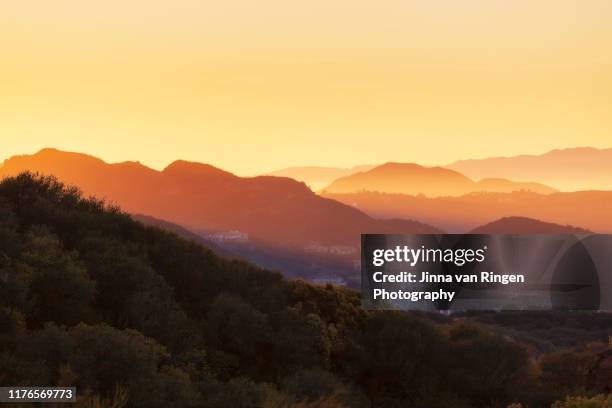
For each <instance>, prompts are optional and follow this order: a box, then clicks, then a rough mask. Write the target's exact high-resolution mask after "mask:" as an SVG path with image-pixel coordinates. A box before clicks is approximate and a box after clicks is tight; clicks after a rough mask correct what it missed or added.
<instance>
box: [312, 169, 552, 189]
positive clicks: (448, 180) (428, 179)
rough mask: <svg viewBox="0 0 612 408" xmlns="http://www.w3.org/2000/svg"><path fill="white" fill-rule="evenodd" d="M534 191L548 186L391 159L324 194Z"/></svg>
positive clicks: (345, 179)
mask: <svg viewBox="0 0 612 408" xmlns="http://www.w3.org/2000/svg"><path fill="white" fill-rule="evenodd" d="M520 190H532V191H536V192H539V193H544V194H549V193H552V192H554V191H556V190H555V189H552V188H550V187H548V186H545V185H543V184H540V183H532V182H525V183H522V182H515V181H511V180H508V179H504V178H483V179H481V180H479V181H474V180H472V179H470V178H469V177H467V176H465V175H464V174H462V173H461V172H458V171H455V170H452V169H448V168H445V167H440V166H434V167H426V166H421V165H419V164H416V163H399V162H388V163H385V164H382V165H380V166H377V167H374V168H373V169H370V170H368V171H365V172H358V173H354V174H351V175H349V176H346V177H342V178H340V179H337V180H335V181H333V182H332V183H331V184H330V185H329V186H327V187H325V188H324V189H323V190H322V191H323V192H325V193H336V194H343V193H355V192H360V191H378V192H381V193H400V194H411V195H417V194H423V195H425V196H428V197H439V196H459V195H463V194H467V193H470V192H475V191H490V192H511V191H520Z"/></svg>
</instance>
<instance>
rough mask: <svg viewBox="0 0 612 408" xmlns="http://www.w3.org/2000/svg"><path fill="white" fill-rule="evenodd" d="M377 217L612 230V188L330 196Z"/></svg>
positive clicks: (455, 227) (451, 226) (459, 228)
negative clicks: (516, 219) (525, 220)
mask: <svg viewBox="0 0 612 408" xmlns="http://www.w3.org/2000/svg"><path fill="white" fill-rule="evenodd" d="M325 196H326V197H328V198H333V199H335V200H338V201H341V202H343V203H346V204H349V205H351V206H353V207H355V208H358V209H360V210H362V211H364V212H366V213H368V214H370V215H372V216H374V217H379V218H395V217H402V216H405V215H407V214H410V216H411V217H414V218H416V219H418V220H420V221H422V222H425V223H428V224H431V225H435V226H436V227H439V228H442V229H444V230H446V231H451V232H466V231H470V230H472V229H473V228H476V227H478V226H480V225H483V224H486V223H489V222H491V221H493V220H497V219H500V218H503V217H511V216H520V217H529V218H535V219H538V220H542V221H544V222H551V223H556V224H561V225H575V226H579V227H581V228H586V229H589V230H591V231H595V232H612V218H611V217H610V214H612V192H611V191H577V192H557V193H552V194H547V195H546V194H537V193H533V192H527V191H522V192H514V193H471V194H466V195H463V196H459V197H435V198H428V197H424V196H411V195H406V194H386V193H378V192H363V193H354V194H325Z"/></svg>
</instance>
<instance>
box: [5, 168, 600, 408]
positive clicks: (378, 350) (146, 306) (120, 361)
mask: <svg viewBox="0 0 612 408" xmlns="http://www.w3.org/2000/svg"><path fill="white" fill-rule="evenodd" d="M359 302H360V300H359V295H358V294H357V293H356V292H354V291H352V290H349V289H346V288H341V287H334V286H331V285H327V286H314V285H311V284H307V283H305V282H303V281H299V280H297V281H288V280H285V279H284V278H283V277H282V276H281V275H280V274H279V273H274V272H270V271H267V270H262V269H260V268H257V267H254V266H252V265H250V264H248V263H245V262H242V261H236V260H233V261H230V260H225V259H223V258H220V257H218V256H216V255H215V254H214V253H213V252H211V251H210V250H208V249H206V248H204V247H202V246H200V245H198V244H196V243H193V242H189V241H187V240H183V239H181V238H179V237H177V236H176V235H174V234H172V233H169V232H166V231H163V230H161V229H158V228H153V227H145V226H144V225H142V224H140V223H138V222H135V221H133V220H132V219H131V218H130V217H129V216H128V215H126V214H124V213H122V212H121V211H120V210H119V209H117V208H111V207H108V206H105V205H104V203H103V202H101V201H99V200H96V199H84V198H82V197H81V195H80V194H79V192H78V190H77V189H76V188H68V187H66V186H64V185H63V184H61V183H59V182H58V181H57V180H55V179H54V178H49V177H39V176H36V175H32V174H29V173H24V174H21V175H19V176H17V177H14V178H7V179H5V180H3V181H2V182H1V183H0V385H2V386H8V385H11V386H17V385H23V386H27V385H29V386H32V385H46V386H53V385H58V386H60V385H63V386H68V385H72V386H76V387H77V388H78V394H79V395H80V401H79V404H78V405H80V406H87V407H94V406H96V407H104V406H108V407H110V406H113V407H122V406H129V407H167V406H173V407H237V408H240V407H245V408H246V407H270V408H272V407H294V406H299V407H385V408H393V407H430V408H436V407H455V408H461V407H466V408H467V407H505V406H507V405H508V404H510V403H518V402H520V403H523V404H526V405H528V406H529V407H537V406H549V405H550V403H552V402H553V401H554V400H556V399H560V398H563V397H565V396H566V395H572V394H589V393H591V392H592V393H594V392H596V391H598V390H600V389H601V388H603V387H604V386H603V385H601V384H603V383H601V381H600V382H599V383H598V384H599V385H598V386H597V387H599V388H600V389H596V387H595V386H594V385H593V384H595V383H594V382H593V381H591V380H590V379H591V378H592V377H593V375H594V374H593V373H594V371H593V369H594V367H595V368H597V364H599V363H601V361H604V359H605V352H604V351H603V350H598V351H592V352H590V354H589V352H588V351H565V352H564V353H569V354H562V355H559V354H555V353H549V354H544V355H542V356H541V357H538V358H537V359H536V358H534V357H533V353H531V352H530V350H529V348H527V347H525V346H523V345H521V344H519V343H518V342H516V341H514V340H512V339H511V338H510V337H508V336H502V335H499V334H496V333H494V332H492V331H488V330H485V329H483V328H482V327H481V326H480V325H475V324H470V323H466V322H459V323H457V322H453V321H451V320H444V319H441V320H440V321H439V322H434V321H431V320H428V319H424V318H422V317H419V316H417V315H411V314H408V313H400V312H365V311H363V310H361V308H360V303H359ZM557 353H558V352H557ZM602 353H603V354H602ZM602 356H604V357H602ZM568 359H569V360H568ZM566 361H571V362H572V363H571V364H569V365H570V366H571V367H570V368H571V370H570V371H571V372H568V371H567V370H568V364H567V363H566ZM568 373H569V374H568ZM568 375H569V377H568Z"/></svg>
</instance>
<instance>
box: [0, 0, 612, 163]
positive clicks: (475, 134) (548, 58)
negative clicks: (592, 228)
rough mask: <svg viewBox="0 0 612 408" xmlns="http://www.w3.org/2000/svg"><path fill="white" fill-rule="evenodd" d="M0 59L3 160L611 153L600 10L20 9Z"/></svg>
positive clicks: (494, 0) (109, 4)
mask: <svg viewBox="0 0 612 408" xmlns="http://www.w3.org/2000/svg"><path fill="white" fill-rule="evenodd" d="M0 50H1V52H2V56H1V57H0V58H1V59H0V138H1V141H2V143H1V144H0V158H4V157H7V156H10V155H13V154H17V153H31V152H34V151H36V150H38V149H40V148H42V147H45V146H52V147H57V148H61V149H67V150H74V151H82V152H87V153H91V154H94V155H97V156H100V157H102V158H104V159H106V160H108V161H120V160H128V159H129V160H140V161H141V162H143V163H145V164H148V165H151V166H153V167H156V168H161V167H163V166H165V165H167V164H168V163H169V162H171V161H172V160H174V159H176V158H183V159H189V160H196V161H203V162H209V163H212V164H214V165H217V166H220V167H223V168H225V169H228V170H231V171H235V172H237V173H239V174H251V173H256V172H260V171H267V170H272V169H276V168H282V167H287V166H293V165H306V164H314V165H338V166H351V165H354V164H362V163H379V162H383V161H390V160H393V161H417V162H420V163H425V164H435V163H447V162H449V161H452V160H455V159H459V158H476V157H485V156H491V155H513V154H519V153H540V152H544V151H547V150H550V149H552V148H558V147H571V146H585V145H591V146H595V147H612V2H611V1H609V0H588V1H584V0H576V1H563V0H554V1H553V0H538V1H534V0H512V1H510V0H508V1H500V0H462V1H455V0H446V1H440V0H438V1H435V0H433V1H408V0H378V1H373V0H371V1H359V0H351V1H348V0H309V1H300V2H298V1H289V0H259V1H253V0H224V1H207V0H200V1H195V0H164V1H162V0H147V1H144V0H142V1H141V0H131V1H125V0H121V1H118V0H106V1H103V2H102V1H99V2H87V1H82V0H78V1H77V0H55V1H38V0H37V1H33V0H20V1H9V2H2V3H0Z"/></svg>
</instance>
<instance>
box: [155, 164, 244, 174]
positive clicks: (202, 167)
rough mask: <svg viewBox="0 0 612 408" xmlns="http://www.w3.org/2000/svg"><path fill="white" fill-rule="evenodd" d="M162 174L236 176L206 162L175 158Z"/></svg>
mask: <svg viewBox="0 0 612 408" xmlns="http://www.w3.org/2000/svg"><path fill="white" fill-rule="evenodd" d="M162 173H164V174H171V175H189V176H198V177H202V176H208V177H213V176H217V177H218V176H223V177H236V176H235V175H234V174H232V173H230V172H229V171H225V170H221V169H220V168H218V167H215V166H212V165H210V164H206V163H198V162H191V161H187V160H176V161H174V162H172V163H170V164H169V165H168V166H167V167H166V168H165V169H164V170H162Z"/></svg>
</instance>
